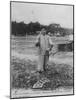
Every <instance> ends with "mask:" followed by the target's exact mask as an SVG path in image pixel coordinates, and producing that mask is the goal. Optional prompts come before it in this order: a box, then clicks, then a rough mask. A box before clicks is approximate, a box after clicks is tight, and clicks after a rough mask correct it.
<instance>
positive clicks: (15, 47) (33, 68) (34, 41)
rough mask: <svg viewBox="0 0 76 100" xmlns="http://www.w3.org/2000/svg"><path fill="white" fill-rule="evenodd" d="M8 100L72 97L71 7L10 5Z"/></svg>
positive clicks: (72, 39) (18, 3) (30, 3)
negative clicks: (9, 99) (14, 99)
mask: <svg viewBox="0 0 76 100" xmlns="http://www.w3.org/2000/svg"><path fill="white" fill-rule="evenodd" d="M10 30H11V31H10V32H11V34H10V98H28V97H47V96H63V95H64V96H65V95H73V94H74V38H73V37H74V5H69V4H51V3H36V2H20V1H19V2H18V1H11V2H10Z"/></svg>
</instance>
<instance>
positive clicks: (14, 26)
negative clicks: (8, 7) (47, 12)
mask: <svg viewBox="0 0 76 100" xmlns="http://www.w3.org/2000/svg"><path fill="white" fill-rule="evenodd" d="M42 28H45V29H46V30H47V33H48V32H50V33H51V34H52V35H56V34H57V33H59V34H60V35H61V36H65V35H67V34H73V30H72V29H68V28H63V27H61V25H60V24H57V23H52V24H49V25H42V24H40V23H39V22H30V23H28V24H26V23H24V22H16V21H12V22H11V30H12V32H11V34H12V35H15V36H26V35H37V34H38V32H39V31H40V30H41V29H42Z"/></svg>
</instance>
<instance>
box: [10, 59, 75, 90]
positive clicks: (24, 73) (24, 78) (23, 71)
mask: <svg viewBox="0 0 76 100" xmlns="http://www.w3.org/2000/svg"><path fill="white" fill-rule="evenodd" d="M36 70H37V62H36V61H31V60H28V61H25V60H24V59H19V58H15V57H13V58H12V59H11V85H12V88H26V89H28V88H32V87H33V85H34V84H35V83H36V82H37V81H38V80H39V79H40V78H42V77H47V78H48V79H49V80H50V82H47V83H45V84H44V85H43V87H42V89H44V90H47V89H51V90H53V89H56V88H59V87H66V88H68V87H72V86H73V67H71V66H70V65H67V64H55V63H54V62H51V63H50V65H49V66H48V68H47V71H46V72H42V73H40V74H39V73H35V71H36Z"/></svg>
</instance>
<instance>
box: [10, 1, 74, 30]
mask: <svg viewBox="0 0 76 100" xmlns="http://www.w3.org/2000/svg"><path fill="white" fill-rule="evenodd" d="M11 11H12V13H11V14H12V16H11V19H12V21H17V22H20V21H24V22H25V23H29V22H30V21H33V22H36V21H38V22H40V23H41V24H45V25H48V24H50V23H58V24H60V25H61V26H62V27H67V28H72V27H73V6H64V5H47V4H34V3H18V2H12V4H11Z"/></svg>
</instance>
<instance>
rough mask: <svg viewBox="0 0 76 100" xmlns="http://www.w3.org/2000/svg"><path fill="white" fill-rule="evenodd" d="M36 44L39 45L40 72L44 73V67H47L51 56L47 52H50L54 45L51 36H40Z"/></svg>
mask: <svg viewBox="0 0 76 100" xmlns="http://www.w3.org/2000/svg"><path fill="white" fill-rule="evenodd" d="M36 43H39V47H38V55H39V59H38V70H41V71H43V70H44V66H46V65H47V63H48V61H49V56H48V55H46V51H48V52H49V50H50V47H51V45H52V44H53V43H52V40H51V38H50V36H49V35H43V34H39V35H38V36H37V39H36Z"/></svg>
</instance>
